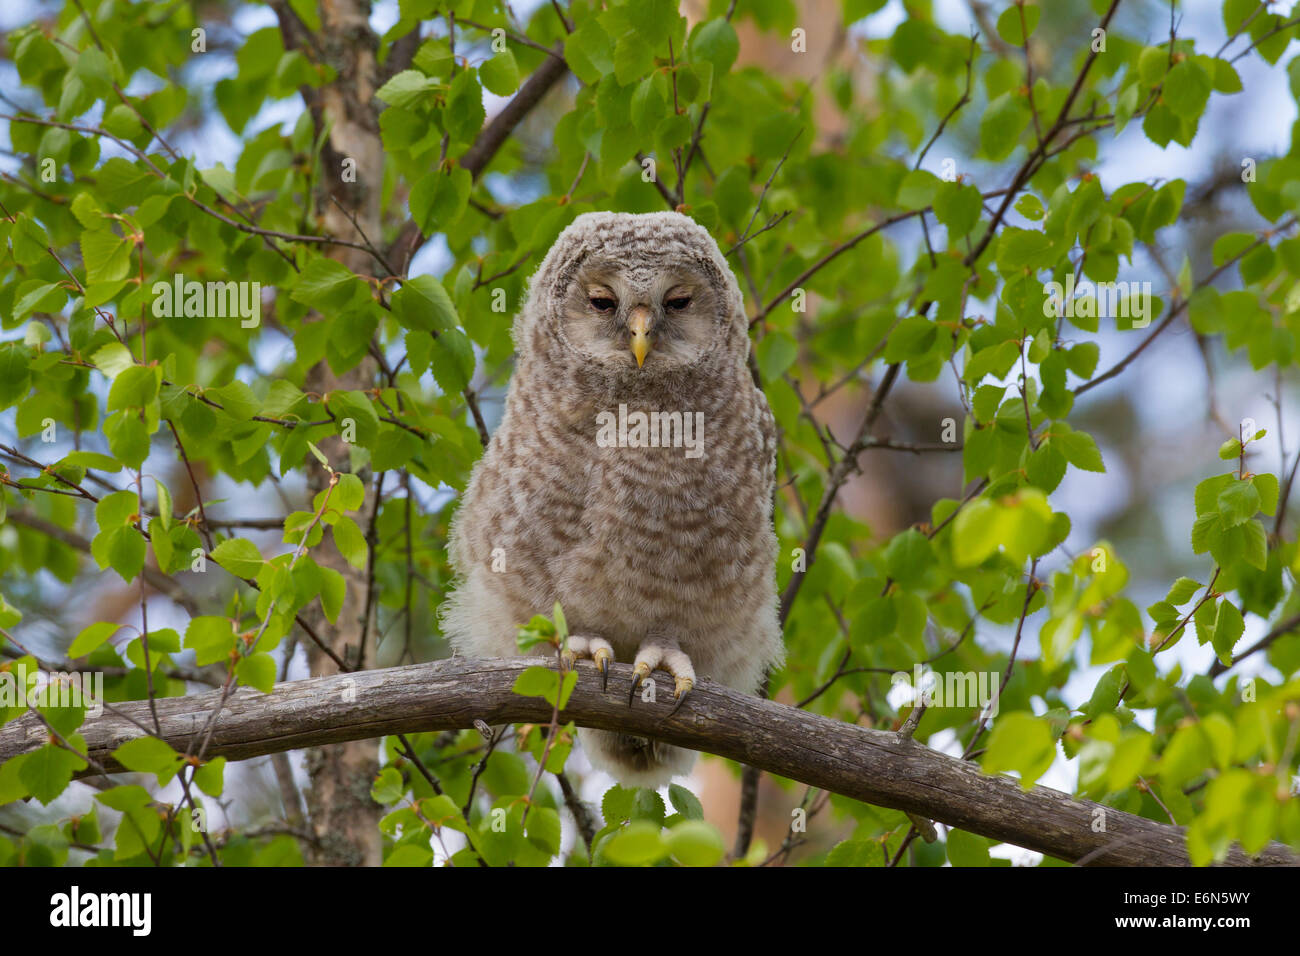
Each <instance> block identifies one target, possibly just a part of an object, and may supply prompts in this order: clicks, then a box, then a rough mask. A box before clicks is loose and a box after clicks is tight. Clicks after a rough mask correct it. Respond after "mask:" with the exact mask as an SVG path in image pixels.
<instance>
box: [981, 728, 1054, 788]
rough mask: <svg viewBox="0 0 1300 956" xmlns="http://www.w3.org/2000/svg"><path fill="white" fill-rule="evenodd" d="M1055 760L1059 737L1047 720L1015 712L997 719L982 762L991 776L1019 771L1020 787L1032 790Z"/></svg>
mask: <svg viewBox="0 0 1300 956" xmlns="http://www.w3.org/2000/svg"><path fill="white" fill-rule="evenodd" d="M1055 759H1056V738H1055V737H1054V736H1053V735H1052V731H1051V727H1050V726H1049V725H1048V723H1047V721H1045V720H1043V719H1042V718H1039V717H1035V716H1034V715H1033V714H1028V713H1024V712H1014V713H1009V714H1002V715H1001V716H999V717H998V718H997V719H996V720H994V722H993V733H992V734H990V736H989V743H988V749H987V750H986V751H985V752H984V758H983V761H982V763H983V767H984V770H985V771H986V772H989V773H996V772H1002V771H1008V770H1015V771H1018V772H1019V773H1020V786H1021V787H1022V788H1024V789H1025V790H1028V789H1029V788H1030V787H1032V786H1033V785H1034V781H1036V780H1037V779H1038V778H1039V777H1041V776H1042V775H1043V774H1044V773H1046V772H1047V768H1048V767H1050V766H1051V765H1052V761H1053V760H1055Z"/></svg>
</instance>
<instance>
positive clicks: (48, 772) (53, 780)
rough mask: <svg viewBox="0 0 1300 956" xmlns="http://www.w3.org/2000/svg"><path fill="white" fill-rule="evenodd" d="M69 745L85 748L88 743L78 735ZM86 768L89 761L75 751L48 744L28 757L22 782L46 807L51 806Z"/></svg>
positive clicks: (20, 776)
mask: <svg viewBox="0 0 1300 956" xmlns="http://www.w3.org/2000/svg"><path fill="white" fill-rule="evenodd" d="M69 743H73V744H74V746H75V745H76V743H80V745H81V747H85V741H84V740H82V739H81V738H80V737H79V736H77V735H73V737H72V739H71V740H69ZM82 752H83V753H84V750H83V751H82ZM85 767H86V761H84V760H82V759H81V758H80V757H78V756H77V755H76V754H74V753H72V752H71V751H68V750H65V749H63V747H61V746H59V745H57V744H46V745H45V746H44V747H41V748H40V749H38V750H33V751H32V752H31V753H29V754H27V755H26V759H25V760H23V762H22V766H21V767H20V768H19V770H18V779H19V780H21V781H22V783H23V786H25V787H26V788H27V791H28V793H30V794H31V795H32V796H33V797H35V798H36V799H37V800H39V801H40V802H41V804H42V805H44V806H48V805H49V804H50V803H52V802H53V801H54V800H55V799H56V798H57V797H58V796H59V795H60V794H62V793H63V791H64V790H66V789H67V788H68V784H70V783H71V782H72V775H73V774H74V773H76V772H77V771H78V770H84V769H85Z"/></svg>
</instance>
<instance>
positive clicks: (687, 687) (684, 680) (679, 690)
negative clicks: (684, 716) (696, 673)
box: [668, 677, 695, 717]
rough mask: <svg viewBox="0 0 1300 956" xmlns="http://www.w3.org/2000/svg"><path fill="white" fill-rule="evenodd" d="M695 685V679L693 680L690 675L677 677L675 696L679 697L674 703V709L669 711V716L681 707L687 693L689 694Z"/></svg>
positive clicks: (674, 689)
mask: <svg viewBox="0 0 1300 956" xmlns="http://www.w3.org/2000/svg"><path fill="white" fill-rule="evenodd" d="M694 687H695V681H693V680H691V679H690V678H689V677H678V678H677V679H676V686H675V687H674V688H673V696H674V697H676V698H677V703H675V704H673V709H672V710H670V711H668V716H669V717H671V716H672V715H673V714H675V713H677V711H679V710H680V709H681V706H682V704H683V703H684V702H685V700H686V695H687V694H689V693H690V692H691V690H692V689H693V688H694Z"/></svg>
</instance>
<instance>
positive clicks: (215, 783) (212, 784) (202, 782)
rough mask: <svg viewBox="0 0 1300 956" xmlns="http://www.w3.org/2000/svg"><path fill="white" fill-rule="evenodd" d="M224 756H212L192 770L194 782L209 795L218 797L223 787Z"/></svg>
mask: <svg viewBox="0 0 1300 956" xmlns="http://www.w3.org/2000/svg"><path fill="white" fill-rule="evenodd" d="M225 770H226V758H225V757H213V758H212V759H211V760H209V761H208V762H207V763H205V764H204V765H203V766H201V767H199V768H198V769H197V770H195V771H194V782H195V783H196V784H197V785H198V788H199V789H200V790H202V791H203V792H204V793H206V794H207V795H208V796H209V797H219V796H221V793H222V791H223V790H224V789H225V786H226V784H225Z"/></svg>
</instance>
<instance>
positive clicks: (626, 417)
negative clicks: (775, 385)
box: [442, 212, 783, 787]
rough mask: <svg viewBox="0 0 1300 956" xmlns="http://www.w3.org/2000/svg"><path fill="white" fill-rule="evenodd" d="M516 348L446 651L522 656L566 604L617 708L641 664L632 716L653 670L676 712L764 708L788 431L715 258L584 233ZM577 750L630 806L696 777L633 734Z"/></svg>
mask: <svg viewBox="0 0 1300 956" xmlns="http://www.w3.org/2000/svg"><path fill="white" fill-rule="evenodd" d="M513 334H514V343H515V348H516V352H517V356H518V361H517V365H516V369H515V373H514V376H513V378H512V379H511V382H510V389H509V394H508V396H507V398H506V406H505V414H504V418H503V419H502V422H501V424H500V426H499V427H498V428H497V430H496V431H495V433H494V434H493V435H492V438H491V441H490V443H489V444H488V447H487V449H486V451H485V453H484V455H483V457H482V459H481V460H480V461H479V462H478V464H477V465H476V466H475V468H474V471H473V474H472V475H471V477H470V481H469V484H468V487H467V488H466V491H465V494H464V497H463V499H462V501H461V504H460V508H459V510H458V511H457V513H456V516H455V517H454V519H453V522H452V526H451V531H450V538H449V545H448V549H449V556H450V560H451V563H452V565H453V570H454V571H455V575H456V581H457V584H456V589H455V590H454V592H453V593H452V594H451V595H450V596H449V598H448V600H447V601H446V602H445V604H444V606H443V609H442V623H443V628H444V632H445V633H446V634H447V636H448V637H449V638H450V640H451V642H452V645H453V646H454V647H455V648H456V650H457V651H458V652H460V653H463V654H466V655H469V656H474V657H506V656H511V655H514V654H517V653H519V651H518V649H517V645H516V643H515V635H516V633H517V631H518V628H519V625H520V623H521V622H524V621H527V620H528V619H529V618H530V617H531V616H532V615H534V614H538V613H546V614H549V613H550V610H551V608H552V607H553V605H554V603H555V602H556V601H558V602H559V603H560V605H561V606H562V607H563V609H564V614H565V618H566V620H567V622H568V627H569V633H570V637H569V642H568V652H569V653H570V654H571V655H573V656H577V657H587V658H590V659H591V660H593V661H594V662H595V664H596V665H597V667H599V668H600V670H601V671H602V673H603V675H604V678H605V689H606V692H611V693H612V692H613V691H612V689H610V688H609V687H608V685H607V681H608V676H609V675H608V666H609V662H610V661H611V660H613V661H630V662H632V663H633V665H634V668H635V676H634V678H633V682H632V686H631V692H630V693H629V696H628V706H646V704H645V703H644V699H646V698H649V697H650V694H649V693H648V691H649V688H650V681H651V680H652V678H651V676H650V675H651V672H652V671H654V670H655V669H660V670H663V671H666V672H667V673H669V674H670V675H671V676H672V677H673V679H674V686H673V689H672V696H673V697H674V698H676V700H677V704H678V705H680V700H681V698H682V697H684V695H685V694H686V693H687V692H689V691H690V689H691V688H692V686H694V683H695V681H696V679H697V674H698V675H699V676H701V677H707V678H710V679H712V680H715V681H718V682H720V683H722V684H725V685H727V686H728V687H732V688H734V689H736V690H738V691H741V692H744V693H753V692H754V691H755V690H756V689H757V688H758V686H759V684H760V682H761V680H762V678H763V675H764V673H765V672H766V671H767V669H769V668H772V667H775V666H777V665H779V663H780V661H781V658H782V656H783V644H782V641H781V632H780V626H779V624H778V619H777V595H776V577H775V561H776V549H777V541H776V534H775V532H774V530H773V526H772V502H773V490H774V481H775V472H776V460H775V454H776V446H775V442H776V428H775V423H774V421H773V418H772V413H771V410H770V409H769V408H768V405H767V400H766V398H765V397H764V395H763V393H762V392H761V391H760V390H759V389H758V388H756V387H755V385H754V381H753V379H752V377H751V375H750V372H749V369H748V366H747V357H748V350H749V337H748V334H747V321H746V319H745V314H744V310H743V307H742V299H741V295H740V289H739V287H738V286H737V284H736V278H735V276H734V275H733V274H732V272H731V270H730V269H729V268H728V266H727V264H726V262H725V260H724V258H723V256H722V254H721V253H720V252H719V250H718V246H717V244H716V243H715V242H714V241H713V238H712V237H711V236H710V235H709V233H708V232H707V231H706V230H705V229H704V228H703V227H702V226H700V225H698V224H697V223H696V222H694V221H693V220H692V219H690V218H688V217H686V216H684V215H681V214H679V213H675V212H659V213H647V214H640V215H634V214H630V213H608V212H595V213H586V214H585V215H581V216H578V217H577V219H575V220H574V222H573V223H572V224H571V225H570V226H569V227H568V228H567V229H565V230H564V232H563V233H561V234H560V236H559V238H558V239H556V241H555V244H554V245H553V246H552V247H551V249H550V251H549V252H548V254H547V255H546V258H545V259H544V260H543V261H542V263H541V265H540V266H539V267H538V269H537V271H536V272H535V273H534V274H533V276H532V278H531V279H530V280H529V284H528V295H527V299H526V301H525V303H524V306H523V308H522V310H521V311H520V313H519V315H518V316H517V317H516V319H515V323H514V329H513ZM638 687H640V689H641V695H640V696H641V697H642V698H643V701H637V700H636V696H637V694H636V691H637V689H638ZM665 690H666V688H665ZM656 702H658V701H657V699H656ZM578 736H579V742H580V743H581V745H582V746H583V749H584V750H585V751H586V753H587V756H588V758H589V759H590V760H591V762H592V764H593V765H594V766H596V767H597V768H600V769H603V770H606V771H608V772H609V773H610V774H611V775H613V776H614V777H615V778H616V779H617V780H619V781H620V782H621V783H624V784H626V785H629V786H644V787H659V786H662V785H664V784H665V783H667V782H668V781H669V779H670V778H671V777H673V776H674V775H678V774H683V773H686V772H688V771H689V770H690V768H691V766H692V765H693V764H694V761H695V754H694V753H693V752H691V751H689V750H684V749H682V748H680V747H674V746H670V745H667V744H663V743H660V742H658V741H653V740H648V739H646V738H643V737H638V736H635V735H631V734H623V733H617V732H612V731H601V730H587V729H583V730H580V731H579V735H578Z"/></svg>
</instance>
